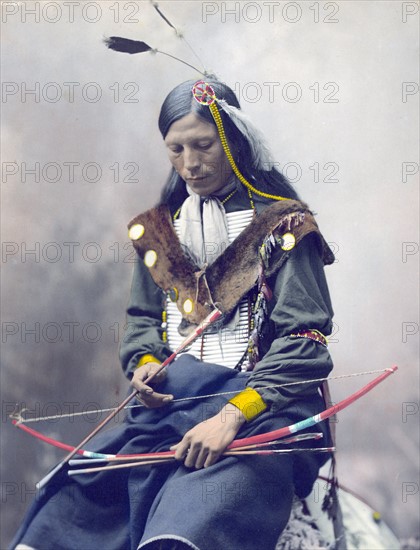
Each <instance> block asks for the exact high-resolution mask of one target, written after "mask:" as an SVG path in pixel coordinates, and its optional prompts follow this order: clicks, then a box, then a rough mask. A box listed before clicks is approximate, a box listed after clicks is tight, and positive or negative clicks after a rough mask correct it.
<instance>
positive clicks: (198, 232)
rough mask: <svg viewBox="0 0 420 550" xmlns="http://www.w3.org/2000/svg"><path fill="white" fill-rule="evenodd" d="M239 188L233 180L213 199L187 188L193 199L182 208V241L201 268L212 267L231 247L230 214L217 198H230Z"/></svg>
mask: <svg viewBox="0 0 420 550" xmlns="http://www.w3.org/2000/svg"><path fill="white" fill-rule="evenodd" d="M236 185H237V182H236V180H233V181H232V182H231V183H230V184H228V185H226V186H225V187H223V188H222V189H221V190H220V191H219V192H218V193H213V195H211V196H209V197H201V196H200V195H197V193H194V191H192V190H191V189H190V188H189V187H188V185H187V192H188V194H189V195H190V196H189V197H188V198H187V199H186V200H185V201H184V203H183V205H182V207H181V212H180V215H179V221H180V226H179V240H180V241H181V244H182V245H183V246H184V247H185V248H186V250H187V251H188V253H189V254H190V256H191V258H192V259H193V260H194V262H195V263H196V264H197V266H198V267H200V268H204V267H205V266H206V265H210V264H212V263H213V262H214V261H215V260H216V258H218V257H219V256H220V255H221V254H222V253H223V252H224V251H225V250H226V248H227V247H228V245H229V237H228V226H227V220H226V212H225V209H224V206H223V204H222V203H221V202H220V200H219V199H218V198H217V195H219V196H221V195H226V193H229V192H231V191H233V190H234V189H235V188H236ZM215 195H216V196H215Z"/></svg>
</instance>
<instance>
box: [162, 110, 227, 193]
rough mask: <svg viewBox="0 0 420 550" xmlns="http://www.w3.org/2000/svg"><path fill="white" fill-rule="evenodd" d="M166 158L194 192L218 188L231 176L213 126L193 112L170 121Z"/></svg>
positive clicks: (205, 191)
mask: <svg viewBox="0 0 420 550" xmlns="http://www.w3.org/2000/svg"><path fill="white" fill-rule="evenodd" d="M165 145H166V147H167V150H168V156H169V160H170V161H171V163H172V166H173V167H174V168H175V170H176V172H177V173H178V174H179V175H180V176H181V178H182V179H183V180H184V181H185V182H186V183H187V184H188V186H189V187H190V189H192V191H194V192H195V193H197V194H198V195H202V196H207V195H211V194H212V193H214V192H216V191H219V190H220V189H222V188H223V187H224V186H225V185H226V183H227V182H228V181H229V180H230V178H231V176H232V168H231V166H230V164H229V161H228V159H227V157H226V154H225V152H224V150H223V147H222V144H221V142H220V138H219V134H218V132H217V128H216V126H214V125H213V124H211V123H209V122H206V121H205V120H203V119H201V118H200V117H198V116H197V115H196V114H194V113H189V114H188V115H186V116H184V117H182V118H181V119H179V120H177V121H176V122H174V123H173V124H172V125H171V127H170V128H169V131H168V133H167V135H166V138H165Z"/></svg>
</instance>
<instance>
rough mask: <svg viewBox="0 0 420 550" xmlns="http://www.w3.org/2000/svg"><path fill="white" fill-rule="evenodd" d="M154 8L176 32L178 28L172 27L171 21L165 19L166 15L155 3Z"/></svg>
mask: <svg viewBox="0 0 420 550" xmlns="http://www.w3.org/2000/svg"><path fill="white" fill-rule="evenodd" d="M153 7H154V8H155V10H156V11H157V12H158V14H159V15H160V16H161V17H162V19H163V20H164V21H165V22H166V23H167V24H168V25H169V26H170V27H171V28H172V29H174V31H176V28H175V27H174V26H173V25H172V23H171V22H170V21H169V19H168V18H167V17H165V15H163V13H162V12H161V11H160V9H159V7H158V5H157V4H155V3H154V2H153Z"/></svg>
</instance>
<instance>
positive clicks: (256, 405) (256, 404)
mask: <svg viewBox="0 0 420 550" xmlns="http://www.w3.org/2000/svg"><path fill="white" fill-rule="evenodd" d="M229 403H232V405H235V407H237V408H238V409H239V410H240V411H241V412H242V414H243V415H244V416H245V418H246V420H247V422H249V421H250V420H252V419H253V418H255V417H256V416H258V415H259V414H261V413H262V412H263V411H265V409H266V408H267V405H266V404H265V402H264V400H263V398H262V397H261V395H260V394H259V393H258V392H257V391H256V390H254V389H253V388H245V389H244V390H243V391H241V392H240V393H238V394H237V395H235V397H232V399H230V400H229Z"/></svg>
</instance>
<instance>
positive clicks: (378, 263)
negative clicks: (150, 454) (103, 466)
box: [1, 0, 419, 548]
mask: <svg viewBox="0 0 420 550" xmlns="http://www.w3.org/2000/svg"><path fill="white" fill-rule="evenodd" d="M159 5H160V7H161V8H162V10H163V11H164V12H165V14H166V15H167V17H168V18H169V19H170V20H171V21H172V22H173V23H174V24H175V25H176V26H177V27H178V29H179V30H180V31H182V33H184V35H185V37H186V39H187V40H188V42H189V43H190V44H191V45H192V46H193V48H194V50H195V52H196V53H197V54H198V55H199V56H200V57H201V59H202V61H203V63H204V65H205V67H206V68H207V69H210V70H213V71H215V72H216V74H217V75H218V76H219V77H220V78H221V79H223V80H225V81H226V82H227V83H229V84H230V85H231V86H232V87H233V88H234V89H236V91H237V92H238V95H239V97H240V99H241V103H242V106H243V108H244V110H245V111H246V112H247V113H248V114H249V115H250V116H251V117H252V119H253V120H254V121H255V122H256V123H257V124H258V125H259V126H260V127H261V129H262V130H263V131H264V133H265V134H266V136H267V138H268V140H269V142H270V144H271V146H272V149H273V152H274V156H275V158H276V160H277V161H278V163H279V166H280V168H281V169H283V170H284V171H285V172H286V175H287V176H288V177H289V178H290V180H291V181H292V182H294V183H295V185H296V188H297V190H298V192H299V193H300V194H301V196H302V197H303V198H304V199H305V200H306V201H308V202H309V203H310V205H311V207H312V208H313V209H314V210H315V211H316V212H317V214H318V221H319V224H320V226H321V228H322V230H323V232H324V234H325V236H326V238H327V240H328V241H329V242H330V243H331V246H332V247H333V248H334V250H335V252H336V257H337V261H336V263H335V264H334V265H333V266H331V267H329V268H328V270H327V271H328V281H329V284H330V288H331V293H332V297H333V301H334V307H335V312H336V317H335V323H336V324H335V332H334V335H333V336H332V338H331V351H332V354H333V357H334V359H335V365H336V370H335V372H336V374H337V375H339V374H349V373H355V372H360V371H366V370H372V369H384V368H386V367H389V366H391V365H393V364H398V366H399V369H400V370H399V372H398V373H397V374H395V375H393V376H392V377H391V379H388V380H387V381H386V382H385V383H384V384H383V385H382V386H381V387H379V388H377V389H375V390H374V391H373V392H372V393H370V394H369V395H368V396H367V397H365V398H364V399H363V400H362V401H360V402H359V403H357V404H355V405H353V406H352V407H351V408H350V409H348V410H346V411H345V412H343V413H342V414H341V415H340V417H339V425H338V433H339V437H338V446H339V453H338V460H339V475H340V479H341V481H342V482H343V483H344V484H346V485H348V486H349V487H351V488H352V489H354V490H355V491H357V492H359V493H360V494H361V495H362V496H363V497H364V498H366V499H368V501H369V502H370V503H371V504H372V506H373V507H375V508H377V509H378V510H380V511H381V512H382V514H383V517H384V518H385V520H386V521H387V522H388V523H389V525H390V526H392V528H393V529H394V530H395V531H396V533H397V534H398V535H399V536H409V535H413V534H416V533H418V515H419V474H418V466H419V453H418V443H419V394H418V391H419V390H418V387H419V384H418V382H419V371H418V332H419V318H418V305H419V301H418V263H419V245H418V243H419V234H418V171H419V157H418V147H419V135H418V131H419V124H418V115H419V113H418V105H419V74H418V38H419V32H418V22H419V21H418V19H419V13H418V4H417V3H416V2H399V1H394V2H388V1H370V2H367V1H365V2H362V1H360V2H359V1H358V2H356V1H345V2H340V3H338V2H316V1H315V2H312V1H308V2H306V1H300V2H258V3H257V2H246V1H245V2H199V1H194V2H192V1H190V2H187V1H179V2H178V1H172V0H171V1H170V2H169V1H168V2H164V1H162V2H160V4H159ZM1 8H2V79H3V84H2V103H1V111H2V112H1V114H2V119H3V132H2V183H1V190H2V193H1V199H2V288H1V290H2V313H1V315H2V355H1V382H2V426H1V428H2V429H1V434H2V464H1V466H2V471H1V472H2V473H1V475H2V481H1V488H2V496H1V498H2V505H1V508H2V540H1V548H5V546H6V544H7V542H8V541H9V540H10V536H11V534H12V532H13V531H14V530H15V528H16V526H17V525H18V523H19V521H20V519H21V517H22V515H23V512H24V510H25V508H26V507H27V505H28V502H29V500H30V499H31V498H32V497H33V493H34V484H35V482H36V481H37V480H39V479H40V478H41V477H42V476H43V475H44V474H45V473H46V472H47V471H48V470H49V469H50V468H51V467H52V466H53V464H54V463H55V462H56V461H57V460H58V459H59V457H60V456H62V455H61V453H60V452H58V451H55V450H53V449H50V448H49V447H48V446H46V445H45V444H43V443H41V442H38V441H35V440H32V439H31V438H30V437H28V436H26V435H25V434H23V433H21V432H20V431H18V430H17V429H16V428H13V427H12V426H11V424H10V422H9V420H8V415H9V414H10V413H11V412H12V411H13V409H14V406H15V403H19V404H20V406H22V404H24V406H26V407H28V408H30V409H33V410H34V411H35V414H36V415H38V416H44V415H52V414H61V413H68V412H72V411H81V412H82V413H84V414H82V415H81V417H79V418H78V419H74V418H70V419H67V420H59V421H58V420H53V421H49V422H43V423H40V424H36V425H34V427H36V428H38V429H40V430H41V431H43V432H44V433H49V434H52V435H53V436H55V437H57V438H59V439H61V440H63V441H66V442H73V443H76V442H77V441H78V440H79V439H80V438H81V436H83V435H84V434H85V433H87V432H88V431H89V430H91V429H92V427H93V424H94V423H96V422H97V420H98V415H97V414H96V413H90V414H89V413H88V411H92V410H93V409H95V408H96V407H97V406H101V407H102V406H103V407H107V406H113V405H114V404H115V403H116V402H118V401H119V400H121V399H122V398H123V396H124V395H125V393H126V391H127V382H126V381H125V379H124V378H123V376H122V374H121V373H120V370H119V364H118V343H119V340H120V338H121V336H122V330H123V325H124V308H125V305H126V301H127V298H128V293H129V287H130V278H131V270H132V259H133V256H132V254H131V248H130V245H129V244H128V237H127V233H126V224H127V222H128V221H129V220H130V219H131V218H132V217H134V216H135V215H136V214H137V213H138V212H140V211H142V210H144V209H146V208H149V207H151V206H152V205H153V204H154V203H155V202H156V200H157V199H158V197H159V193H160V190H161V188H162V185H163V183H164V181H165V178H166V176H167V173H168V169H169V165H168V161H167V160H166V156H165V150H164V147H163V145H162V143H161V139H160V135H159V133H158V130H157V125H156V121H157V116H158V112H159V107H160V104H161V102H162V100H163V99H164V97H165V95H166V94H167V93H168V92H169V90H171V88H172V87H173V86H174V85H175V84H177V83H179V82H180V81H182V80H186V79H189V78H195V77H199V74H198V73H197V72H195V71H194V70H192V69H189V68H188V67H186V66H183V65H181V64H179V63H176V62H173V61H171V60H170V59H169V58H167V57H165V56H163V55H160V54H155V55H154V54H150V53H146V54H141V55H139V56H128V55H123V54H118V53H115V52H111V51H108V50H107V49H106V48H105V47H104V45H103V43H102V39H103V37H104V36H109V35H122V36H127V37H131V38H137V39H141V40H145V41H146V42H147V43H149V44H150V45H151V46H153V47H154V48H158V49H162V50H164V51H166V52H168V53H171V54H174V55H178V56H180V57H182V58H183V59H185V60H187V61H188V62H190V63H192V64H193V65H197V64H199V63H200V61H198V60H197V59H196V57H195V56H194V54H193V53H192V52H191V50H190V49H189V48H188V46H187V45H186V43H185V42H183V41H182V40H180V38H178V37H177V36H176V35H175V33H174V31H173V30H172V29H171V28H170V27H169V26H168V25H166V23H165V22H164V21H163V20H162V19H161V18H160V17H159V16H158V15H157V13H156V12H155V11H154V10H153V8H152V6H151V4H150V3H149V2H146V1H142V2H128V1H127V2H126V1H119V2H113V1H109V2H108V1H96V2H85V1H81V2H73V1H71V2H29V1H28V2H2V5H1ZM370 378H372V376H361V377H357V378H348V379H345V380H344V381H343V380H340V381H335V382H333V383H332V391H333V395H334V398H335V399H336V400H339V399H341V398H342V397H344V396H346V395H348V394H349V393H351V392H352V391H354V390H355V389H356V388H358V387H359V386H361V385H363V384H365V383H366V382H367V381H368V379H370Z"/></svg>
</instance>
